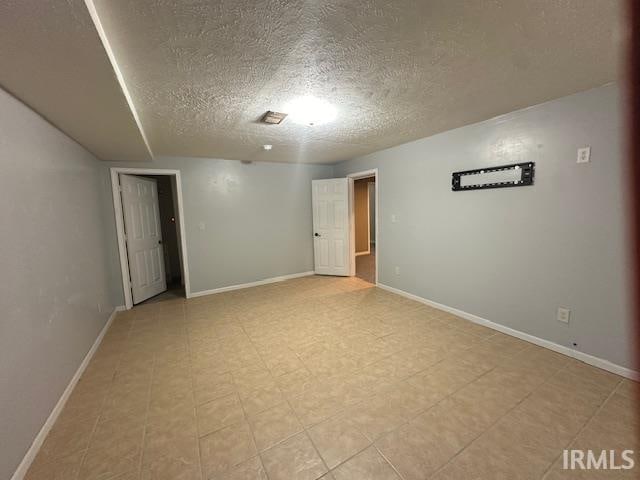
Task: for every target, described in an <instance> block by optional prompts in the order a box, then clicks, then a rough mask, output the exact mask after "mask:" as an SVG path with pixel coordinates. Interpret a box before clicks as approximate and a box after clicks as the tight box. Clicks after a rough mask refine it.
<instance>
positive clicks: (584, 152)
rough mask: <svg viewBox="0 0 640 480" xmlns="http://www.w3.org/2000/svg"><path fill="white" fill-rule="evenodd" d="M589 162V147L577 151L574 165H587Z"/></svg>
mask: <svg viewBox="0 0 640 480" xmlns="http://www.w3.org/2000/svg"><path fill="white" fill-rule="evenodd" d="M590 161H591V147H582V148H579V149H578V158H577V159H576V163H589V162H590Z"/></svg>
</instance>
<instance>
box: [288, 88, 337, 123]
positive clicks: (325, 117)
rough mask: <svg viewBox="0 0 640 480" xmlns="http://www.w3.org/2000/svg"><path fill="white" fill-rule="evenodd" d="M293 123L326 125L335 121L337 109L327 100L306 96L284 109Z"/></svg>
mask: <svg viewBox="0 0 640 480" xmlns="http://www.w3.org/2000/svg"><path fill="white" fill-rule="evenodd" d="M284 111H285V112H287V115H288V117H289V118H290V119H291V121H293V122H295V123H298V124H300V125H310V126H314V125H324V124H325V123H329V122H332V121H333V120H335V118H336V116H337V114H338V112H337V110H336V107H334V106H333V105H331V104H330V103H329V102H327V101H326V100H322V99H320V98H316V97H313V96H311V95H305V96H303V97H297V98H294V99H293V100H291V101H290V102H289V103H287V105H285V107H284Z"/></svg>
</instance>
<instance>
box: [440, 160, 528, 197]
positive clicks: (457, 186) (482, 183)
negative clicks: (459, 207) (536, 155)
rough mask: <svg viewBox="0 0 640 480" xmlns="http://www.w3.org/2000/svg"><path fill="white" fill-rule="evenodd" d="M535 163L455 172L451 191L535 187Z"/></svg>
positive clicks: (452, 176)
mask: <svg viewBox="0 0 640 480" xmlns="http://www.w3.org/2000/svg"><path fill="white" fill-rule="evenodd" d="M535 166H536V164H535V163H534V162H524V163H513V164H510V165H499V166H497V167H488V168H477V169H475V170H465V171H463V172H454V173H453V174H452V175H451V190H453V191H454V192H457V191H460V190H482V189H485V188H507V187H526V186H527V185H533V177H534V174H535Z"/></svg>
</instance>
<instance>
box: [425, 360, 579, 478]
mask: <svg viewBox="0 0 640 480" xmlns="http://www.w3.org/2000/svg"><path fill="white" fill-rule="evenodd" d="M565 368H567V365H563V366H562V367H561V368H559V369H558V370H556V372H554V373H553V375H550V376H549V378H548V379H546V380H545V381H544V382H542V383H540V384H539V385H536V387H535V388H534V389H533V390H531V391H530V392H529V393H528V394H527V395H525V396H524V397H523V398H522V399H521V400H520V401H518V402H517V403H516V404H515V405H514V406H513V407H511V408H509V409H508V410H507V411H506V412H504V413H503V414H502V415H500V416H499V417H498V418H497V419H496V420H495V421H494V422H492V423H491V424H489V426H487V428H485V429H484V430H483V431H482V432H480V433H479V434H478V435H476V436H475V437H473V438H472V439H471V440H470V441H469V442H468V443H467V444H466V445H465V446H464V447H462V448H461V449H460V450H459V451H458V452H456V454H455V455H453V456H452V457H451V458H450V459H449V460H447V461H446V462H445V463H444V464H442V465H440V467H438V468H437V469H436V470H435V471H434V472H433V473H432V474H431V475H429V476H430V477H433V476H435V475H436V474H438V473H439V472H440V471H442V470H444V469H445V468H446V467H447V465H450V464H451V463H452V462H453V461H454V460H455V459H456V458H457V457H459V456H460V455H461V454H462V452H464V451H465V450H466V449H468V448H469V447H470V446H471V445H473V443H474V442H476V441H477V440H478V439H479V438H480V437H482V435H484V434H485V433H487V432H488V431H489V430H491V429H492V428H493V427H494V426H495V425H496V424H497V423H498V422H499V421H500V420H502V419H503V418H504V417H506V416H507V415H508V414H509V413H511V412H512V411H513V410H515V409H516V408H517V407H518V406H519V405H521V404H522V403H523V402H524V401H525V400H527V399H528V398H529V397H531V395H533V393H534V392H535V391H536V390H537V389H539V388H540V387H541V386H542V385H544V384H545V383H547V382H548V381H549V380H551V379H552V378H553V377H555V376H556V375H557V374H558V373H560V372H561V371H563V370H564V369H565ZM487 373H488V372H487Z"/></svg>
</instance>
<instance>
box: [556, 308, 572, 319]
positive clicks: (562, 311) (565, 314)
mask: <svg viewBox="0 0 640 480" xmlns="http://www.w3.org/2000/svg"><path fill="white" fill-rule="evenodd" d="M569 317H571V310H569V309H568V308H563V307H558V313H557V315H556V319H557V320H558V321H559V322H562V323H569Z"/></svg>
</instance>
